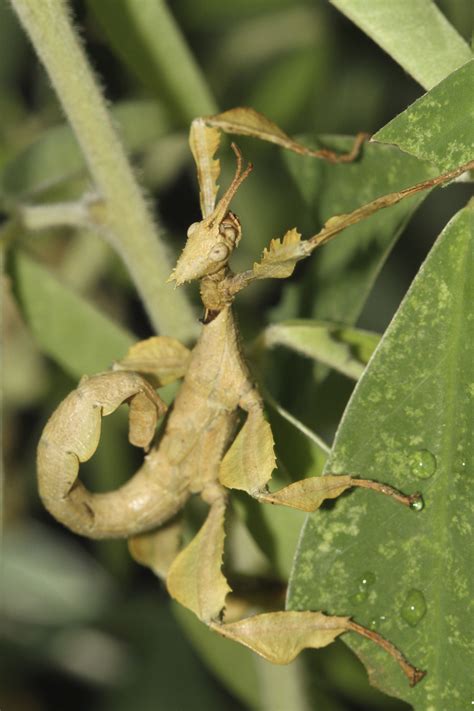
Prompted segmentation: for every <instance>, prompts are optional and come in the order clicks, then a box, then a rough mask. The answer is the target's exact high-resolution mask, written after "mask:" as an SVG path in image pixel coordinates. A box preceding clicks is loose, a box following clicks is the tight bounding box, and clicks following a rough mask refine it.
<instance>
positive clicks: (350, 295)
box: [285, 136, 437, 324]
mask: <svg viewBox="0 0 474 711" xmlns="http://www.w3.org/2000/svg"><path fill="white" fill-rule="evenodd" d="M303 142H304V143H307V144H309V145H311V139H310V138H308V137H307V138H306V139H303ZM352 143H353V139H349V138H342V137H334V136H333V137H330V138H327V139H326V138H325V139H324V145H325V146H326V147H329V148H331V149H334V150H338V151H341V152H344V151H347V150H349V149H350V147H351V145H352ZM313 145H314V140H313ZM285 159H286V161H287V163H288V165H289V168H290V171H291V173H292V176H293V178H294V180H295V182H296V184H297V186H298V187H299V189H300V191H301V193H302V195H303V198H304V200H305V202H306V204H307V206H308V208H309V210H310V218H311V229H312V231H313V232H316V228H317V227H318V226H319V225H322V224H323V223H324V222H325V221H326V220H328V219H329V218H330V217H332V216H334V215H338V214H342V213H346V212H350V211H351V210H354V209H355V208H357V207H359V206H361V205H364V204H365V203H368V202H370V201H371V200H373V199H375V198H376V197H379V196H381V195H385V194H387V193H390V192H393V191H395V190H399V189H402V188H405V187H408V186H410V185H413V184H414V183H417V182H419V181H422V180H425V179H427V178H431V177H434V176H435V175H437V170H436V169H435V168H433V166H430V165H429V164H426V163H425V164H424V163H421V162H420V161H418V160H417V159H415V158H413V157H412V156H407V155H405V154H404V153H401V152H400V151H399V150H398V149H396V148H393V147H391V146H381V145H377V144H368V145H367V144H366V145H365V146H364V147H363V149H362V156H361V157H360V158H359V159H358V160H357V161H355V162H354V163H349V164H344V165H330V164H328V163H325V162H324V161H319V160H314V158H307V157H304V156H293V155H291V154H287V155H285ZM425 196H426V193H423V194H422V195H416V196H414V197H413V198H409V199H408V200H404V201H402V202H401V203H399V204H398V205H394V206H393V207H390V208H387V209H386V210H383V211H381V212H380V213H378V214H375V215H373V216H372V217H370V218H368V219H367V220H363V221H362V222H361V223H359V224H358V225H355V226H354V227H350V228H349V229H348V230H346V231H345V233H344V234H343V235H341V236H340V237H338V238H337V239H335V240H333V241H332V242H331V243H330V244H328V245H326V246H324V248H323V249H321V250H320V251H319V254H318V255H315V257H313V258H312V262H311V264H310V265H309V267H308V271H307V273H306V275H305V289H304V294H305V296H306V298H307V299H308V300H310V303H311V304H312V306H311V307H310V308H311V311H312V314H311V315H312V316H313V317H314V318H318V319H324V320H327V321H335V322H336V323H337V322H343V323H346V324H350V323H353V322H354V321H355V320H356V319H357V317H358V316H359V313H360V311H361V309H362V307H363V305H364V303H365V300H366V298H367V296H368V294H369V292H370V290H371V288H372V285H373V283H374V281H375V279H376V277H377V275H378V273H379V271H380V269H381V267H382V265H383V263H384V261H385V259H386V258H387V256H388V254H389V252H390V250H391V248H392V247H393V245H394V244H395V242H396V240H397V239H398V237H399V236H400V234H401V233H402V231H403V229H404V228H405V225H406V223H407V222H408V220H409V218H410V217H411V215H412V213H413V212H414V210H415V209H416V208H417V207H418V206H419V205H420V203H421V202H422V200H423V199H424V197H425ZM307 310H308V309H307V306H306V312H307Z"/></svg>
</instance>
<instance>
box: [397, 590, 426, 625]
mask: <svg viewBox="0 0 474 711" xmlns="http://www.w3.org/2000/svg"><path fill="white" fill-rule="evenodd" d="M426 610H427V607H426V600H425V596H424V595H423V593H422V592H420V590H415V589H412V590H409V592H408V593H407V596H406V598H405V601H404V603H403V605H402V610H401V612H402V617H403V619H404V620H405V622H408V624H409V625H411V626H412V627H415V626H416V625H417V624H418V622H419V621H420V620H421V619H422V618H423V617H424V616H425V615H426Z"/></svg>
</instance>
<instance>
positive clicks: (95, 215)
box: [12, 0, 196, 341]
mask: <svg viewBox="0 0 474 711" xmlns="http://www.w3.org/2000/svg"><path fill="white" fill-rule="evenodd" d="M12 5H13V8H14V10H15V11H16V13H17V15H18V17H19V19H20V22H21V24H22V25H23V27H24V29H25V31H26V33H27V34H28V36H29V38H30V40H31V42H32V44H33V46H34V48H35V50H36V53H37V54H38V56H39V58H40V59H41V61H42V62H43V64H44V66H45V68H46V71H47V73H48V75H49V77H50V80H51V82H52V84H53V86H54V88H55V90H56V93H57V95H58V97H59V99H60V101H61V104H62V106H63V108H64V111H65V113H66V116H67V118H68V120H69V122H70V124H71V126H72V128H73V130H74V132H75V135H76V137H77V140H78V142H79V144H80V146H81V149H82V152H83V154H84V157H85V159H86V161H87V165H88V167H89V171H90V173H91V176H92V178H93V181H94V183H95V188H96V190H97V193H98V195H99V199H100V203H99V205H100V209H94V210H92V211H91V222H95V223H96V225H97V226H99V227H100V229H101V231H102V232H103V233H104V234H106V235H107V238H108V239H109V241H110V242H111V244H112V245H113V246H114V248H115V249H116V250H117V252H118V253H119V254H120V256H121V257H122V259H123V261H124V262H125V264H126V266H127V268H128V270H129V273H130V275H131V277H132V279H133V281H134V283H135V285H136V288H137V290H138V292H139V294H140V296H141V298H142V300H143V303H144V305H145V308H146V311H147V313H148V315H149V317H150V320H151V322H152V324H153V326H154V327H155V329H156V330H157V331H158V332H162V333H166V334H168V335H171V336H175V337H177V338H180V339H182V340H185V341H188V340H190V339H191V338H192V337H193V336H194V335H195V333H196V319H195V317H194V314H193V312H192V309H191V307H190V305H189V303H188V301H187V300H186V298H185V296H184V295H183V294H180V293H179V292H174V290H173V288H172V287H171V286H170V285H169V284H166V278H167V277H168V275H169V272H170V259H169V256H168V254H167V249H166V246H165V245H164V243H163V242H162V241H161V240H160V239H159V236H158V234H157V228H156V225H155V224H154V222H153V219H152V217H151V215H150V212H149V210H148V208H147V205H146V202H145V199H144V197H143V194H142V192H141V190H140V187H139V185H138V183H137V181H136V179H135V176H134V174H133V171H132V168H131V166H130V163H129V161H128V159H127V157H126V155H125V152H124V149H123V146H122V144H121V142H120V139H119V137H118V135H117V132H116V131H115V128H114V126H113V124H112V121H111V118H110V115H109V112H108V110H107V106H106V102H105V100H104V97H103V95H102V92H101V90H100V88H99V86H98V84H97V81H96V80H95V77H94V75H93V73H92V71H91V67H90V65H89V62H88V60H87V57H86V55H85V53H84V50H83V48H82V46H81V44H80V41H79V39H78V36H77V33H76V31H75V29H74V27H73V24H72V21H71V16H70V9H69V6H68V3H67V2H66V0H41V2H31V0H12ZM157 31H158V32H159V28H157ZM96 207H97V205H96Z"/></svg>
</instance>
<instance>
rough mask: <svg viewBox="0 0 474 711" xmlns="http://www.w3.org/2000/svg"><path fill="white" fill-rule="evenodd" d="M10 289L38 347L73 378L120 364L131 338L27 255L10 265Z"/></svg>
mask: <svg viewBox="0 0 474 711" xmlns="http://www.w3.org/2000/svg"><path fill="white" fill-rule="evenodd" d="M13 275H14V289H15V292H16V293H17V295H18V298H19V302H20V305H21V307H22V310H23V315H24V318H25V320H26V322H27V323H28V324H29V326H30V328H31V330H32V332H33V335H34V336H35V338H36V340H37V341H38V343H39V345H40V346H41V348H42V349H43V350H44V352H45V353H47V354H48V355H49V356H51V357H52V358H54V360H56V361H57V362H58V363H59V364H60V365H61V366H62V367H63V368H64V370H65V371H66V372H67V373H69V374H70V375H72V376H73V377H74V378H77V377H81V376H82V375H91V374H93V373H99V372H100V371H101V370H105V369H107V368H109V367H110V366H111V364H112V363H113V362H114V361H116V360H120V358H122V357H123V356H124V355H125V353H126V352H127V350H128V349H129V348H130V346H131V345H132V343H133V342H134V340H135V339H134V338H133V336H132V335H131V334H130V333H128V332H127V331H125V330H124V329H123V328H121V327H120V326H118V325H117V324H115V323H114V322H113V321H111V320H110V319H109V318H108V317H107V316H105V315H104V314H103V313H101V312H100V311H98V310H97V309H96V308H95V307H94V306H92V304H90V303H88V302H87V301H86V300H85V299H84V298H83V297H82V296H79V295H78V294H76V293H75V292H74V291H72V290H71V289H69V288H68V287H67V286H66V285H65V284H62V283H61V282H60V281H59V280H58V279H57V278H56V277H55V276H54V275H53V274H52V273H51V272H50V271H49V270H48V269H46V268H45V267H43V266H41V264H39V263H38V262H36V261H35V260H34V259H32V258H31V257H30V256H28V255H27V254H26V253H24V252H21V251H17V252H16V254H15V255H14V260H13Z"/></svg>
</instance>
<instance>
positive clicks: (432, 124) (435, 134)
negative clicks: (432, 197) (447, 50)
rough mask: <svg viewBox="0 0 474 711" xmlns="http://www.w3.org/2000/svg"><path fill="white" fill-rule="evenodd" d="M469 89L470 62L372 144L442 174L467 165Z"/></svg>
mask: <svg viewBox="0 0 474 711" xmlns="http://www.w3.org/2000/svg"><path fill="white" fill-rule="evenodd" d="M473 87H474V60H472V61H470V62H468V63H467V64H465V65H464V66H463V67H461V68H460V69H458V70H457V71H455V72H453V73H452V74H451V75H450V76H449V77H447V78H446V79H445V80H444V81H442V82H441V83H440V84H439V85H438V86H436V87H435V88H434V89H432V90H431V91H429V92H427V93H426V94H424V96H422V97H421V98H420V99H418V100H417V101H415V103H413V104H411V106H409V107H408V108H407V109H406V111H404V112H403V113H401V114H400V115H399V116H396V117H395V118H394V119H392V121H390V123H388V124H387V125H386V126H384V127H383V128H381V129H380V131H377V133H376V134H375V136H373V140H374V141H380V142H381V143H393V144H395V145H396V146H398V147H399V148H400V149H401V150H402V151H406V152H407V153H411V154H412V155H414V156H416V157H417V158H420V159H421V160H429V161H432V162H433V163H435V164H436V165H437V166H438V168H439V169H440V171H442V172H444V171H448V170H451V169H452V168H456V167H457V166H458V165H463V163H467V162H468V161H469V160H470V159H472V156H473V152H474V102H473V100H472V95H473Z"/></svg>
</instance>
